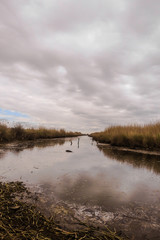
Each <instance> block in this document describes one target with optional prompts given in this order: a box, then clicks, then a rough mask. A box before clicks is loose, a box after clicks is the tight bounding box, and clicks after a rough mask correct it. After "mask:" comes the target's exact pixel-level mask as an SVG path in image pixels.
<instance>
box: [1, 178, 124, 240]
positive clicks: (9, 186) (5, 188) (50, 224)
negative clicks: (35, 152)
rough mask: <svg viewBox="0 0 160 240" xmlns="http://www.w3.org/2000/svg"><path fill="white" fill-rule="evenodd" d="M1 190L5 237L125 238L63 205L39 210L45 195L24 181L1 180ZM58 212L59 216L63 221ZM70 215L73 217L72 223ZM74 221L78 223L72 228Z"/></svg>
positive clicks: (64, 239) (49, 238) (3, 232)
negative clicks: (35, 193) (84, 219)
mask: <svg viewBox="0 0 160 240" xmlns="http://www.w3.org/2000/svg"><path fill="white" fill-rule="evenodd" d="M0 192H1V194H0V214H1V222H0V237H1V239H6V240H13V239H15V240H16V239H17V240H18V239H37V240H38V239H46V240H52V239H57V240H67V239H69V240H72V239H86V240H87V239H88V240H89V239H93V240H94V239H99V240H103V239H108V240H123V239H124V238H123V237H120V236H118V233H115V232H112V231H111V230H109V229H108V228H104V227H99V226H98V225H97V226H96V224H94V225H93V224H92V225H91V223H89V222H82V221H81V220H80V219H78V218H76V217H75V216H74V214H73V212H71V211H69V209H67V208H65V207H64V206H62V205H59V206H58V205H57V206H56V205H54V206H55V207H54V211H52V216H50V217H47V216H45V214H42V213H41V212H40V211H39V210H40V208H42V207H43V204H42V203H43V202H42V199H40V198H38V197H37V196H35V195H34V194H33V193H31V192H30V191H28V190H27V188H26V187H25V186H24V185H23V183H21V182H10V183H1V182H0ZM33 201H34V202H35V204H34V205H33ZM36 202H37V204H36ZM38 206H39V207H38ZM44 210H45V209H43V211H44ZM56 215H57V216H59V221H58V218H56ZM62 217H63V221H61V219H62ZM67 219H69V220H70V224H68V225H67V221H66V220H67ZM61 222H62V223H61ZM73 224H74V225H75V226H76V225H77V226H76V227H75V228H74V229H72V230H71V228H73V227H72V225H73ZM119 235H122V234H121V233H120V234H119Z"/></svg>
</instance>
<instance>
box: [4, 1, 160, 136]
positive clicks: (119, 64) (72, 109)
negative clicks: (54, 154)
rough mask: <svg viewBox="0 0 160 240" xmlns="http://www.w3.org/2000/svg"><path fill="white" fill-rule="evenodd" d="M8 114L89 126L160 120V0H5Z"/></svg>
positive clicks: (95, 128) (28, 120)
mask: <svg viewBox="0 0 160 240" xmlns="http://www.w3.org/2000/svg"><path fill="white" fill-rule="evenodd" d="M0 119H6V120H7V121H14V122H26V123H30V124H37V125H45V126H47V127H55V128H65V129H67V130H72V131H81V132H95V131H101V130H103V129H104V128H106V127H108V126H110V125H117V124H118V125H119V124H131V123H136V124H137V123H140V124H145V123H150V122H155V121H158V120H160V1H159V0H154V1H151V0H129V1H128V0H119V1H117V0H43V1H42V0H0Z"/></svg>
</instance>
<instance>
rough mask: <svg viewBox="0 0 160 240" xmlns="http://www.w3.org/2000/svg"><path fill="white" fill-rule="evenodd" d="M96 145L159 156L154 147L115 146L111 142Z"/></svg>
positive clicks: (157, 150) (159, 150) (158, 150)
mask: <svg viewBox="0 0 160 240" xmlns="http://www.w3.org/2000/svg"><path fill="white" fill-rule="evenodd" d="M97 146H100V147H102V148H103V146H104V147H107V148H108V149H113V150H114V149H115V150H119V151H125V152H135V153H142V154H148V155H159V156H160V149H156V150H148V149H139V148H138V149H133V148H127V147H117V146H113V145H111V144H108V143H99V142H98V143H97Z"/></svg>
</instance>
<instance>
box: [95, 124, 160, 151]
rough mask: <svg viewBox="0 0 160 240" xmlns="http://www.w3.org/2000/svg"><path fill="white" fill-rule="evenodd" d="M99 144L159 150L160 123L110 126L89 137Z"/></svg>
mask: <svg viewBox="0 0 160 240" xmlns="http://www.w3.org/2000/svg"><path fill="white" fill-rule="evenodd" d="M90 136H91V137H93V139H94V140H96V141H98V142H101V143H109V144H111V145H113V146H123V147H130V148H145V149H160V122H158V123H155V124H146V125H128V126H112V127H109V128H107V129H105V130H104V131H103V132H96V133H92V134H91V135H90Z"/></svg>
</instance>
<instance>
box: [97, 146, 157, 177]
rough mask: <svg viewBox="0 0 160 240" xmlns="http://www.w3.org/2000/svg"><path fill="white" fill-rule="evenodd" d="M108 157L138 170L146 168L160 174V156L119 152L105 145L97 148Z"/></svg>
mask: <svg viewBox="0 0 160 240" xmlns="http://www.w3.org/2000/svg"><path fill="white" fill-rule="evenodd" d="M97 147H98V149H99V150H100V151H102V152H103V154H104V155H105V156H106V157H109V158H111V159H114V160H117V161H119V162H122V163H129V164H131V165H132V166H133V167H136V168H146V169H148V170H150V171H153V172H154V173H156V174H160V155H151V154H143V153H139V152H129V151H125V150H118V149H114V148H110V147H107V146H106V147H105V146H103V145H98V146H97Z"/></svg>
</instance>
